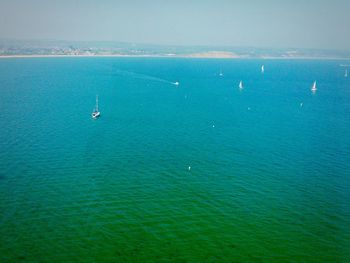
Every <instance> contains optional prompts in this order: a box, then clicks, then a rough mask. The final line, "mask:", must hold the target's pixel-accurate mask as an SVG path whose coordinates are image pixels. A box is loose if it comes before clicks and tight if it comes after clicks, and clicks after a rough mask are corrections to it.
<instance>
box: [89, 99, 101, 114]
mask: <svg viewBox="0 0 350 263" xmlns="http://www.w3.org/2000/svg"><path fill="white" fill-rule="evenodd" d="M100 115H101V113H100V112H99V111H98V95H96V106H95V109H94V110H93V111H92V113H91V117H92V118H93V119H97V118H98V117H100Z"/></svg>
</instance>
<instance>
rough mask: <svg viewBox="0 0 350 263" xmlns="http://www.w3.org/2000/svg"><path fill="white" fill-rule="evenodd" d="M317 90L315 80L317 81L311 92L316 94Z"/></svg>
mask: <svg viewBox="0 0 350 263" xmlns="http://www.w3.org/2000/svg"><path fill="white" fill-rule="evenodd" d="M316 90H317V88H316V80H315V81H314V84H313V85H312V87H311V91H312V92H313V93H315V92H316Z"/></svg>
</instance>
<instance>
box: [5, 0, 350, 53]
mask: <svg viewBox="0 0 350 263" xmlns="http://www.w3.org/2000/svg"><path fill="white" fill-rule="evenodd" d="M0 39H55V40H70V41H73V40H74V41H118V42H131V43H151V44H166V45H209V46H234V47H257V48H316V49H341V50H350V0H114V1H113V0H0Z"/></svg>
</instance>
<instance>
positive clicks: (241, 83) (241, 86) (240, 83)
mask: <svg viewBox="0 0 350 263" xmlns="http://www.w3.org/2000/svg"><path fill="white" fill-rule="evenodd" d="M238 87H239V89H240V90H242V89H243V82H242V80H241V81H240V82H239V85H238Z"/></svg>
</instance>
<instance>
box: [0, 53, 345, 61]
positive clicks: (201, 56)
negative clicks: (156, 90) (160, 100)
mask: <svg viewBox="0 0 350 263" xmlns="http://www.w3.org/2000/svg"><path fill="white" fill-rule="evenodd" d="M75 57H77V58H79V57H80V58H90V57H91V58H93V57H97V58H101V57H106V58H108V57H115V58H189V59H247V60H249V59H261V60H288V59H290V60H294V59H305V60H350V58H346V57H345V58H341V57H307V56H304V57H303V56H300V57H273V56H263V57H247V56H239V55H235V56H230V55H226V54H225V55H222V56H221V55H220V54H216V55H214V54H213V55H211V54H200V53H199V54H188V55H153V54H152V55H123V54H108V55H101V54H99V55H84V54H81V55H79V54H78V55H39V54H33V55H0V59H12V58H75Z"/></svg>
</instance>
